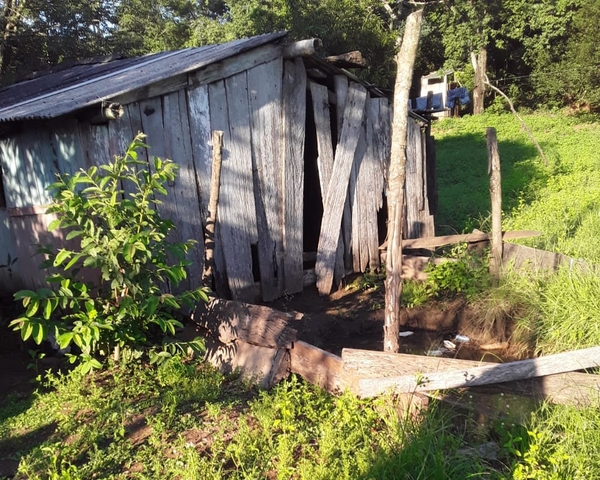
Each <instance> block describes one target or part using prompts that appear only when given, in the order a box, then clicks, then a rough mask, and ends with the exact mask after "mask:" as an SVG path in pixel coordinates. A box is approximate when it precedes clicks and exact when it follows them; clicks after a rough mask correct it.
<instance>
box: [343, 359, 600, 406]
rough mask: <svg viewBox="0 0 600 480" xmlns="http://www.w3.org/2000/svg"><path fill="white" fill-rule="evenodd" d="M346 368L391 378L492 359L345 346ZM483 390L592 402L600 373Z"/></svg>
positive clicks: (573, 374)
mask: <svg viewBox="0 0 600 480" xmlns="http://www.w3.org/2000/svg"><path fill="white" fill-rule="evenodd" d="M342 361H343V363H344V370H346V371H348V372H350V373H351V374H353V375H357V376H364V377H374V376H381V377H388V376H399V375H407V374H414V372H419V373H432V372H445V371H451V370H459V369H468V368H474V367H478V366H482V365H488V364H489V362H477V361H473V360H461V359H456V358H443V357H426V356H422V355H407V354H400V353H387V352H376V351H369V350H358V349H352V348H345V349H344V350H343V352H342ZM473 390H475V391H481V392H482V393H490V392H491V393H500V392H502V393H511V394H516V395H523V396H529V397H533V398H535V399H537V400H547V401H549V402H552V403H560V404H566V405H589V404H592V403H593V402H594V401H595V400H597V399H598V398H599V397H600V375H592V374H587V373H578V372H568V373H558V374H554V375H547V376H545V377H536V378H531V379H526V380H517V381H514V382H505V383H499V384H495V385H486V386H481V387H473Z"/></svg>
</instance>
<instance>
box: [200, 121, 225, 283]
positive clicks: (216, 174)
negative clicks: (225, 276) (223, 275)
mask: <svg viewBox="0 0 600 480" xmlns="http://www.w3.org/2000/svg"><path fill="white" fill-rule="evenodd" d="M212 146H213V155H212V174H211V178H210V196H209V201H208V218H207V219H206V227H205V229H204V271H203V272H202V285H204V286H205V287H210V286H211V278H212V275H213V266H214V263H215V260H214V255H215V224H216V222H217V207H218V205H219V185H220V184H221V160H222V153H223V132H221V131H220V130H215V131H214V132H213V134H212Z"/></svg>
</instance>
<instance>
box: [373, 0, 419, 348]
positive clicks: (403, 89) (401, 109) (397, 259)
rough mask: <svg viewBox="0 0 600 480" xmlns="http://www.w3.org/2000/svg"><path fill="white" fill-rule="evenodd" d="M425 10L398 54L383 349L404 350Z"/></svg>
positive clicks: (413, 20)
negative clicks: (403, 300) (414, 95)
mask: <svg viewBox="0 0 600 480" xmlns="http://www.w3.org/2000/svg"><path fill="white" fill-rule="evenodd" d="M422 21H423V10H419V11H417V12H414V13H411V14H410V15H409V17H408V18H407V20H406V27H405V29H404V38H403V40H402V46H401V47H400V51H399V52H398V55H397V56H396V65H397V74H396V84H395V88H394V119H393V121H392V152H391V159H390V171H389V172H390V173H389V181H388V222H389V223H388V239H389V240H388V241H389V243H388V245H389V247H388V258H387V261H386V266H385V267H386V268H385V269H386V274H387V276H386V280H385V321H384V327H383V332H384V341H383V349H384V350H385V351H388V352H397V351H398V350H400V342H399V340H398V332H399V331H400V297H401V295H402V223H403V222H404V218H403V209H404V180H405V178H406V130H407V125H408V123H407V122H408V96H409V90H410V85H411V82H412V74H413V66H414V63H415V58H416V56H417V47H418V45H419V36H420V32H421V23H422Z"/></svg>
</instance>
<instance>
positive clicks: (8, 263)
mask: <svg viewBox="0 0 600 480" xmlns="http://www.w3.org/2000/svg"><path fill="white" fill-rule="evenodd" d="M18 259H19V257H15V258H12V257H11V255H10V253H7V254H6V263H0V268H6V270H7V271H8V273H12V267H13V265H14V264H15V263H16V262H17V260H18Z"/></svg>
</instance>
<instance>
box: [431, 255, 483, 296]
mask: <svg viewBox="0 0 600 480" xmlns="http://www.w3.org/2000/svg"><path fill="white" fill-rule="evenodd" d="M425 272H426V273H427V280H426V281H425V284H426V286H427V289H428V292H429V295H430V296H431V297H432V298H441V297H445V298H451V297H453V296H455V295H458V294H462V295H465V296H466V297H467V298H473V297H474V296H475V295H477V294H479V293H481V292H482V291H483V290H484V289H485V288H486V287H487V286H489V278H490V277H489V273H488V262H487V258H484V257H481V256H479V255H473V254H471V253H470V252H469V251H468V250H467V245H466V244H460V245H456V246H455V247H453V248H452V250H451V252H450V255H449V259H448V261H445V262H442V263H439V264H437V265H436V264H433V263H430V264H429V265H428V266H427V268H426V270H425Z"/></svg>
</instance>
